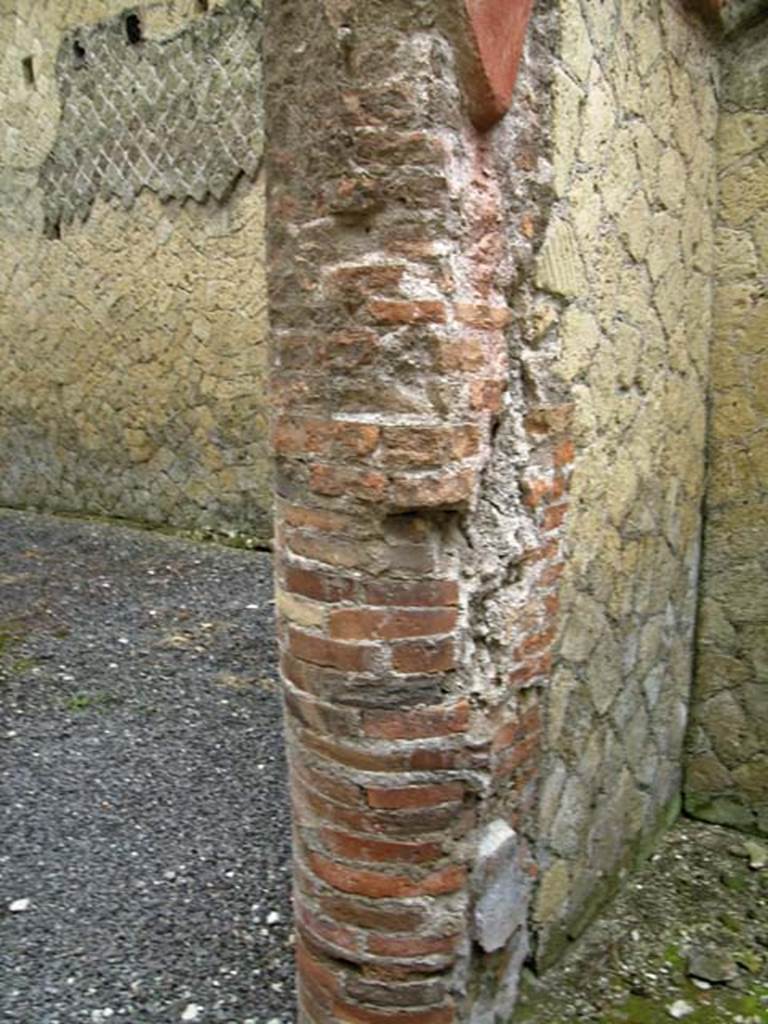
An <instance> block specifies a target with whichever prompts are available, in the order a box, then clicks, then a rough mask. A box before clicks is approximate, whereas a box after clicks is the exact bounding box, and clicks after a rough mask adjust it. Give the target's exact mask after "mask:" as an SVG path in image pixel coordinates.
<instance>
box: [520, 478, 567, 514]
mask: <svg viewBox="0 0 768 1024" xmlns="http://www.w3.org/2000/svg"><path fill="white" fill-rule="evenodd" d="M563 493H564V487H563V481H562V480H561V479H559V478H557V477H555V478H550V477H530V478H529V479H527V480H524V481H523V503H524V504H525V505H527V506H528V507H529V508H538V506H539V505H541V504H542V503H543V502H544V501H550V500H552V499H556V498H561V497H562V496H563Z"/></svg>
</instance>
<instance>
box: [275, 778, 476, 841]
mask: <svg viewBox="0 0 768 1024" xmlns="http://www.w3.org/2000/svg"><path fill="white" fill-rule="evenodd" d="M297 797H298V798H300V799H301V801H302V802H303V804H302V806H306V809H307V811H308V812H311V814H309V815H308V816H307V815H305V816H304V817H303V818H302V820H304V821H306V823H307V824H308V825H310V826H313V825H314V824H315V821H316V820H321V821H325V822H328V823H330V824H333V825H338V826H339V827H340V828H347V829H352V830H353V831H355V832H364V833H366V834H375V835H382V836H392V837H395V838H406V839H407V838H417V839H418V838H420V837H422V836H424V835H426V834H427V833H432V832H436V833H443V834H445V835H453V834H455V835H459V834H463V833H464V832H466V831H467V830H468V829H470V828H471V827H472V824H473V821H474V811H473V809H472V808H471V807H466V808H465V807H463V805H462V804H461V802H460V801H455V800H454V801H452V802H450V803H441V804H437V805H435V806H433V807H415V808H403V809H395V810H377V809H373V808H370V809H369V810H368V811H360V810H357V809H355V808H352V807H345V806H343V805H341V804H337V803H334V802H333V801H332V800H329V799H328V798H327V797H322V796H318V795H317V794H315V793H313V792H312V790H311V789H301V790H297ZM295 807H298V803H297V802H296V801H295ZM300 810H301V808H299V811H300ZM297 813H298V811H297Z"/></svg>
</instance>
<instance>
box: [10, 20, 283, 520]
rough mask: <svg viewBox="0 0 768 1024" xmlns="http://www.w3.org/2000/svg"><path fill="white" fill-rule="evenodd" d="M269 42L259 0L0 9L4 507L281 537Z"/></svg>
mask: <svg viewBox="0 0 768 1024" xmlns="http://www.w3.org/2000/svg"><path fill="white" fill-rule="evenodd" d="M204 8H205V10H204ZM132 19H134V20H132ZM260 45H261V20H260V13H259V9H258V5H255V4H253V3H250V2H249V0H227V2H222V0H217V2H215V3H214V2H211V3H206V4H204V5H203V4H199V3H197V2H196V0H174V2H172V3H163V4H147V5H140V6H135V7H128V8H126V5H125V4H124V3H120V2H117V0H78V2H76V3H68V4H61V3H59V2H54V0H50V2H39V0H34V2H32V0H16V2H14V3H4V4H3V5H2V6H1V7H0V86H1V88H0V95H1V96H2V98H1V99H0V131H1V132H2V140H3V144H2V150H3V173H2V179H1V184H0V351H1V352H2V358H1V359H0V502H2V503H4V504H6V505H15V506H26V507H35V508H48V509H56V510H63V511H72V512H88V513H95V514H108V515H115V516H123V517H128V518H132V519H137V520H142V521H145V522H146V521H149V522H155V523H170V524H172V525H176V526H182V527H187V528H191V527H208V528H211V529H214V530H216V531H217V532H224V531H238V532H243V533H246V534H249V535H251V536H257V537H266V536H268V534H269V530H270V522H269V519H270V516H269V504H270V499H269V469H268V458H267V451H266V448H267V443H266V435H267V427H266V408H265V407H266V398H265V391H264V378H265V362H266V356H265V329H266V311H265V290H264V271H263V249H262V245H261V242H260V240H261V238H262V237H263V230H264V229H263V216H264V202H263V176H262V174H261V172H260V166H261V164H260V160H261V150H262V113H261V110H262V105H261V61H260ZM214 57H215V58H216V60H215V62H214V61H213V59H212V58H214Z"/></svg>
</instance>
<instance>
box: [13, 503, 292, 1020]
mask: <svg viewBox="0 0 768 1024" xmlns="http://www.w3.org/2000/svg"><path fill="white" fill-rule="evenodd" d="M271 586H272V584H271V577H270V559H269V557H268V556H267V555H265V554H260V553H251V552H245V551H237V550H233V549H228V548H223V547H217V546H214V545H201V544H195V543H193V542H190V541H185V540H180V539H177V538H171V537H166V536H163V535H161V534H158V533H148V532H143V531H140V530H133V529H130V528H126V527H122V526H115V525H104V524H97V523H89V522H80V521H75V520H67V519H56V518H53V517H49V516H42V515H39V516H38V515H30V514H21V513H15V512H2V513H0V1020H2V1021H3V1022H6V1024H11V1022H13V1024H16V1022H18V1024H79V1022H89V1024H98V1022H106V1021H110V1020H119V1019H121V1018H122V1019H124V1020H126V1021H131V1022H136V1024H141V1022H145V1021H147V1022H149V1021H153V1022H154V1021H161V1022H163V1024H171V1022H175V1021H180V1020H191V1021H194V1020H197V1021H200V1022H202V1024H207V1022H214V1021H218V1022H231V1024H247V1022H248V1024H250V1022H252V1024H268V1022H275V1024H277V1022H280V1024H287V1022H290V1021H292V1020H293V1019H294V1010H293V1000H294V993H293V981H292V970H293V968H292V956H291V945H290V943H291V936H290V905H289V877H290V864H289V860H290V825H289V817H288V809H287V808H288V798H287V792H286V780H285V769H284V763H283V751H282V741H281V724H280V703H279V697H278V692H277V687H276V683H275V663H274V651H273V640H272V631H273V621H272V603H271V597H272V593H271Z"/></svg>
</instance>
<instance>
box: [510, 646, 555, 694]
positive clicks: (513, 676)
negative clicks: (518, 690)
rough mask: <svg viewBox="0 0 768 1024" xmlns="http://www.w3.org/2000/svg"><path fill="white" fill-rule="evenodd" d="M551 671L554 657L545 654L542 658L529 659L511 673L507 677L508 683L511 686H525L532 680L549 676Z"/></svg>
mask: <svg viewBox="0 0 768 1024" xmlns="http://www.w3.org/2000/svg"><path fill="white" fill-rule="evenodd" d="M551 669H552V655H551V654H550V653H547V654H543V655H541V657H538V658H531V659H529V660H528V661H526V662H525V663H524V664H523V665H521V666H520V667H519V668H516V669H514V670H513V671H512V672H510V674H509V676H508V677H507V678H508V682H509V684H510V686H524V685H525V684H526V683H530V681H531V680H532V679H537V678H539V677H540V676H546V675H548V674H549V672H550V671H551Z"/></svg>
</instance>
